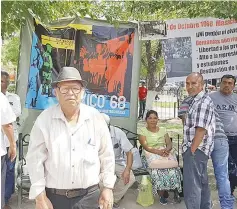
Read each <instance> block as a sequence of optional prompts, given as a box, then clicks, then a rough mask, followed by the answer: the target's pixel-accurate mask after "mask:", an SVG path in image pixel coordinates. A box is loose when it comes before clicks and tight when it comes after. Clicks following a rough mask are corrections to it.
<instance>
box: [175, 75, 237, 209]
mask: <svg viewBox="0 0 237 209" xmlns="http://www.w3.org/2000/svg"><path fill="white" fill-rule="evenodd" d="M235 83H236V77H234V76H232V75H224V76H223V77H222V78H221V83H220V90H219V91H216V92H212V93H210V94H207V93H205V92H204V91H203V90H204V89H203V88H204V81H203V77H202V75H201V74H199V73H192V74H190V75H189V76H188V77H187V79H186V89H187V92H188V94H189V97H188V98H186V99H185V100H184V101H183V103H182V104H181V106H180V110H179V117H180V118H182V120H183V125H184V140H183V144H182V151H183V181H184V200H185V204H186V206H187V208H188V209H189V208H190V209H191V208H192V209H196V208H197V209H199V208H201V209H210V208H211V198H210V190H209V186H208V173H207V163H208V159H209V158H211V159H212V162H213V168H214V173H215V177H216V182H217V188H218V194H219V201H220V205H221V208H222V209H223V208H224V209H227V208H230V209H232V208H234V196H233V192H234V189H235V187H236V186H237V184H236V180H237V175H236V174H237V173H236V171H237V170H236V165H237V157H236V156H237V155H236V151H237V149H236V148H237V146H236V143H237V94H234V93H233V89H234V88H235ZM228 159H229V172H228ZM230 163H232V165H234V166H235V171H234V172H233V170H230V169H231V167H230Z"/></svg>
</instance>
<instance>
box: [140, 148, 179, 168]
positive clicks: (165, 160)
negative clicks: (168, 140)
mask: <svg viewBox="0 0 237 209" xmlns="http://www.w3.org/2000/svg"><path fill="white" fill-rule="evenodd" d="M159 149H164V148H163V147H160V148H159ZM144 155H145V157H146V160H147V163H148V167H149V168H159V169H165V168H177V167H178V161H177V158H176V156H175V155H174V154H173V153H172V152H170V153H169V155H168V156H167V157H163V156H160V155H157V154H154V153H150V152H147V151H146V150H144Z"/></svg>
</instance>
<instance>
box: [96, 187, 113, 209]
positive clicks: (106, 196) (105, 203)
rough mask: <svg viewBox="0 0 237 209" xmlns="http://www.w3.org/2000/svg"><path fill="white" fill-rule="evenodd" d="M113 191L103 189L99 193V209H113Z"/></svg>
mask: <svg viewBox="0 0 237 209" xmlns="http://www.w3.org/2000/svg"><path fill="white" fill-rule="evenodd" d="M113 202H114V198H113V191H112V189H109V188H103V190H102V192H101V193H100V198H99V205H100V208H101V209H112V208H113Z"/></svg>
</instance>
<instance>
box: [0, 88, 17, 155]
mask: <svg viewBox="0 0 237 209" xmlns="http://www.w3.org/2000/svg"><path fill="white" fill-rule="evenodd" d="M0 101H1V104H0V107H1V126H2V125H6V124H9V123H13V122H14V121H15V120H16V116H15V114H14V112H13V111H12V108H11V106H10V104H9V102H8V100H7V98H6V96H5V95H4V94H3V93H2V92H0ZM0 148H1V156H3V155H5V154H7V149H6V144H5V140H4V133H3V131H2V130H1V146H0Z"/></svg>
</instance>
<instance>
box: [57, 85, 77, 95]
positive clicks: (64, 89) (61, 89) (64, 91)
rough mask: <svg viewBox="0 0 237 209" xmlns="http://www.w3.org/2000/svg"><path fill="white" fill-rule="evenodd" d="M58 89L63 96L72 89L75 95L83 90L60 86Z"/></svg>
mask: <svg viewBox="0 0 237 209" xmlns="http://www.w3.org/2000/svg"><path fill="white" fill-rule="evenodd" d="M58 89H59V91H60V92H61V93H62V94H67V93H68V92H69V90H70V89H71V90H72V92H73V93H74V94H79V93H80V92H81V90H82V87H72V88H70V87H67V86H60V87H59V86H58Z"/></svg>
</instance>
